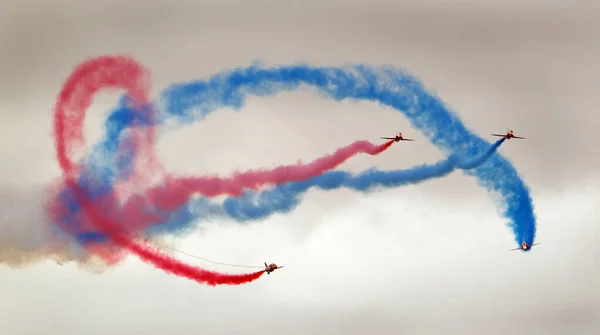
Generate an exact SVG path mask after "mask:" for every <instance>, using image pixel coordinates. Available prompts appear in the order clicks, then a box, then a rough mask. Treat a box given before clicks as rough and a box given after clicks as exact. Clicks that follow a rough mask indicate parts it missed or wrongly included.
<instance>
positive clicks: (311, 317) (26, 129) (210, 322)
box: [0, 0, 600, 335]
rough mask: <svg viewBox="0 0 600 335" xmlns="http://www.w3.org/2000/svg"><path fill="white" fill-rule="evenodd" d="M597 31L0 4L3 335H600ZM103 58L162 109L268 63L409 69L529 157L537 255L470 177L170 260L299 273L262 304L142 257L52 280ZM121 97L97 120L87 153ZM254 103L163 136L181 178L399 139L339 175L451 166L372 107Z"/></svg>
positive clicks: (222, 6)
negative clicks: (79, 102)
mask: <svg viewBox="0 0 600 335" xmlns="http://www.w3.org/2000/svg"><path fill="white" fill-rule="evenodd" d="M403 3H404V4H403ZM599 15H600V5H599V4H598V3H597V2H595V1H571V2H566V1H541V0H540V1H529V0H521V1H503V2H499V1H461V2H454V3H451V2H450V1H441V0H438V1H424V0H423V1H401V0H396V1H383V0H369V1H341V0H319V1H316V0H315V1H313V0H304V1H296V2H294V3H292V2H291V1H289V2H288V1H277V2H276V1H256V0H246V1H217V0H214V1H213V0H211V1H201V0H199V1H188V2H184V1H164V2H160V1H127V2H125V1H108V0H94V1H92V0H89V1H85V2H84V1H75V0H64V1H27V2H25V1H9V0H0V42H1V44H0V45H2V52H1V53H0V113H1V116H2V122H1V123H0V138H1V139H2V143H4V144H3V145H1V146H0V153H2V154H3V157H7V158H8V159H5V160H4V162H3V164H1V165H0V201H1V203H0V210H1V211H2V212H1V213H0V214H1V215H0V256H1V260H2V262H3V263H4V264H6V265H10V266H2V267H0V278H1V279H0V296H1V297H2V299H0V333H2V334H7V335H12V334H14V335H20V334H40V333H48V334H57V335H58V334H69V335H70V334H74V335H75V334H107V333H113V334H166V333H176V334H198V333H201V332H203V333H208V334H239V333H241V332H242V331H243V332H245V333H247V334H259V333H260V334H264V333H267V334H270V333H278V334H306V333H313V334H332V333H343V334H367V333H369V332H375V333H378V334H399V333H400V334H404V333H406V334H440V333H457V334H458V333H461V334H471V333H477V334H481V333H485V334H509V333H512V332H525V331H526V332H528V333H529V334H595V333H598V332H600V321H599V320H600V270H598V266H597V264H598V262H599V259H600V249H599V248H598V247H597V246H596V245H595V244H594V243H596V242H597V241H598V238H599V237H600V233H599V231H598V228H597V225H598V214H597V209H596V207H597V206H594V205H596V204H597V203H598V202H599V201H600V191H599V189H600V188H599V187H600V182H599V180H600V173H599V172H598V171H600V170H599V169H600V155H599V151H598V145H597V143H598V138H597V136H598V134H597V129H598V126H600V117H599V116H598V106H599V105H600V104H599V102H600V101H599V100H600V98H598V97H599V96H600V95H597V90H598V88H599V87H600V79H599V78H600V47H598V45H600V22H599V21H598V16H599ZM108 53H128V54H131V55H133V56H134V57H135V58H136V59H137V60H138V61H139V62H141V63H142V64H143V65H145V66H147V67H148V68H149V69H150V70H151V71H152V78H153V85H154V88H153V94H155V95H156V94H158V93H159V92H160V91H161V90H162V89H164V88H165V87H167V86H168V85H169V84H171V83H173V82H179V81H187V80H194V79H204V78H207V77H208V76H210V75H212V74H213V73H215V72H218V71H221V70H224V69H228V68H232V67H237V66H240V65H248V64H250V63H251V62H253V61H255V60H262V61H264V62H265V64H267V65H271V64H289V63H293V62H309V63H311V64H315V65H333V66H336V65H343V64H345V63H348V62H353V63H356V62H360V63H367V64H371V65H382V64H391V65H394V66H397V67H400V68H404V69H406V70H408V71H409V72H411V73H413V74H415V75H416V76H418V77H419V78H420V79H421V80H422V81H423V82H424V84H425V86H426V87H428V88H430V89H431V90H432V91H433V92H435V93H436V94H438V95H439V96H440V97H441V98H442V99H443V100H444V102H445V103H447V104H448V105H449V106H451V108H452V109H453V110H454V111H456V112H457V113H458V114H459V115H460V118H461V119H462V120H463V121H464V122H465V124H467V126H468V127H469V128H470V129H472V130H473V131H474V132H475V133H477V134H479V135H480V136H482V137H484V138H488V139H490V140H493V138H492V137H489V134H490V133H492V132H503V131H506V129H507V128H512V129H514V130H515V133H516V134H517V135H522V136H524V137H527V140H525V141H517V140H511V141H509V142H507V143H505V144H503V146H502V147H501V149H500V152H501V154H502V155H503V156H504V157H506V158H508V159H510V160H511V161H512V162H513V163H514V165H515V167H516V168H517V170H518V171H519V173H520V174H521V176H522V177H523V178H524V180H525V182H526V183H527V184H528V185H529V187H530V188H531V194H532V197H533V200H534V206H535V214H536V216H537V218H538V224H539V226H538V234H537V241H539V242H542V244H541V245H539V246H536V248H535V249H534V250H533V252H531V253H527V254H525V253H520V252H508V251H507V250H508V249H510V248H514V247H516V246H515V245H514V238H513V236H512V233H511V231H510V230H509V229H508V228H507V227H505V226H504V224H503V222H504V220H503V219H502V218H501V217H499V216H498V214H497V209H496V207H495V206H494V203H493V202H492V200H491V198H490V197H489V195H488V194H487V193H486V192H485V190H482V189H481V188H479V187H478V185H477V182H476V180H475V179H474V178H469V177H465V176H463V175H462V174H461V173H459V172H456V173H454V174H452V175H451V176H450V177H447V178H444V179H441V180H434V181H428V182H426V183H424V184H422V185H414V186H409V187H404V188H399V189H395V190H389V191H381V192H376V193H374V194H371V195H364V194H355V193H353V192H348V191H345V190H340V191H333V192H322V191H313V192H309V193H308V194H307V196H305V197H304V199H305V200H304V202H303V204H302V205H300V206H299V207H298V208H297V209H296V210H294V211H292V212H291V213H289V214H286V215H275V216H273V217H271V218H269V219H267V220H265V221H262V222H255V223H251V224H247V225H240V224H237V223H235V222H228V221H223V222H218V223H213V224H207V225H205V228H206V229H203V230H202V231H199V232H197V233H194V234H192V235H189V236H187V238H185V239H183V238H182V239H179V240H173V241H171V242H170V243H174V245H176V246H177V247H178V248H180V249H182V250H185V251H186V252H189V253H193V254H197V255H198V256H201V257H206V258H210V259H213V260H216V261H222V262H230V263H242V264H251V265H255V264H256V265H260V264H262V262H263V261H267V262H276V263H278V264H279V263H281V264H285V265H286V268H285V269H282V270H280V271H277V272H275V273H273V274H271V275H270V276H264V278H261V279H259V280H258V281H256V282H254V283H251V284H248V285H245V286H240V287H217V288H215V287H208V286H203V285H198V284H196V283H195V282H192V281H189V280H186V279H181V278H177V277H175V276H172V275H167V274H165V273H163V272H161V271H159V270H157V269H154V268H153V267H151V266H150V265H147V264H144V263H142V262H140V261H139V260H138V259H137V258H135V257H129V258H128V259H127V261H126V262H124V263H122V264H121V265H120V266H118V267H116V268H114V269H109V270H107V271H104V272H102V273H100V274H97V273H94V272H91V271H87V269H89V267H87V268H81V267H78V266H77V265H76V264H74V263H68V264H66V265H58V264H56V263H55V262H52V261H48V260H45V257H46V256H45V254H44V251H45V250H47V249H45V248H47V247H48V241H47V239H46V238H45V234H47V227H48V223H47V222H45V220H44V215H43V213H42V211H41V208H40V206H39V201H40V199H41V194H42V187H44V186H45V185H47V184H48V183H49V182H51V181H52V180H54V179H55V178H56V177H58V176H59V175H60V170H59V168H58V166H57V163H56V161H55V158H54V151H53V142H52V137H51V131H52V129H51V120H52V114H51V109H52V106H53V103H54V102H55V99H56V95H57V93H58V91H59V90H60V89H61V85H62V84H63V81H64V80H65V78H66V77H67V76H68V75H69V74H70V71H71V70H72V69H73V67H74V66H76V65H77V64H78V63H80V62H81V61H83V60H84V59H85V58H87V57H91V56H98V55H102V54H108ZM118 97H119V95H118V94H105V95H103V96H102V97H100V98H98V99H97V100H96V101H95V104H94V105H93V106H92V108H91V109H90V112H89V114H88V118H87V121H86V131H87V133H86V136H87V137H88V143H93V142H94V141H95V140H97V139H98V137H99V136H100V135H101V134H102V131H103V129H102V127H101V126H102V124H103V118H104V117H105V116H106V114H105V113H106V111H107V110H108V109H109V108H110V107H111V106H113V105H114V104H115V102H116V99H117V98H118ZM248 101H249V103H248V104H247V105H246V106H245V107H244V108H243V110H242V111H241V113H235V114H234V113H232V112H231V111H230V110H224V111H221V112H218V113H215V114H213V115H211V116H210V117H209V118H207V119H206V120H205V121H201V122H197V123H195V124H194V125H193V126H189V127H186V128H183V129H180V130H179V131H176V132H172V133H169V134H167V135H165V136H164V137H162V138H161V140H160V142H159V144H158V154H159V157H160V158H161V160H162V162H163V163H164V165H165V166H166V167H167V168H168V169H170V170H171V171H174V172H182V173H184V172H185V173H196V174H201V173H207V172H211V173H223V174H227V173H229V172H232V171H233V170H237V169H249V168H258V167H263V166H264V167H271V166H274V165H276V164H291V163H293V162H296V161H297V160H298V159H302V160H304V161H307V160H311V159H314V158H316V157H318V156H320V155H322V154H324V153H326V152H332V151H334V150H335V149H336V148H337V147H339V146H342V145H345V144H348V143H350V142H352V141H354V140H358V139H366V140H371V141H378V139H379V137H380V136H388V135H393V134H394V133H395V132H397V131H402V132H403V133H404V134H405V135H407V136H410V137H412V138H415V139H417V141H416V142H412V143H400V144H397V145H395V146H393V147H392V148H391V149H390V150H389V151H387V152H385V153H384V154H382V155H380V156H378V157H368V156H362V157H356V158H353V159H352V160H351V161H349V162H348V163H346V164H344V166H343V168H346V169H350V170H355V171H356V170H359V169H364V168H367V167H372V166H375V167H378V168H381V169H397V168H403V167H410V166H413V165H416V164H421V163H424V162H433V161H436V160H438V159H440V158H442V157H443V156H442V154H441V152H440V151H439V150H438V149H436V148H435V147H433V146H432V145H431V144H430V143H428V141H427V139H426V138H425V137H424V136H423V135H421V134H420V133H418V132H417V131H416V130H414V129H412V128H411V127H410V124H409V123H408V121H407V120H406V119H404V117H403V116H402V114H401V113H397V112H392V111H390V110H387V109H386V110H384V109H382V108H380V107H378V106H376V105H374V104H370V103H358V104H357V103H349V102H343V103H337V102H333V101H327V100H323V99H321V98H319V97H317V95H315V94H311V93H310V92H297V93H286V94H280V95H278V96H276V97H273V98H262V99H257V98H254V99H249V100H248ZM178 257H179V256H178ZM181 258H182V259H184V260H186V261H189V262H191V263H193V264H196V265H199V266H205V267H207V268H210V269H216V270H221V271H227V272H235V271H239V270H237V269H235V268H234V269H232V268H224V267H215V266H214V265H211V264H209V263H204V262H202V261H200V260H197V259H193V258H189V257H186V256H181ZM16 265H21V266H20V267H17V266H16Z"/></svg>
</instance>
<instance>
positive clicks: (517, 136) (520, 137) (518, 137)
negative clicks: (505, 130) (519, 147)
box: [513, 136, 525, 140]
mask: <svg viewBox="0 0 600 335" xmlns="http://www.w3.org/2000/svg"><path fill="white" fill-rule="evenodd" d="M513 138H520V139H522V140H524V139H525V137H521V136H513Z"/></svg>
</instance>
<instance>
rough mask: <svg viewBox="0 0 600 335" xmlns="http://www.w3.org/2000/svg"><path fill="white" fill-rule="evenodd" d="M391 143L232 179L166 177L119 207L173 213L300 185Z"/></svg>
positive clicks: (358, 145) (361, 144)
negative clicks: (196, 201)
mask: <svg viewBox="0 0 600 335" xmlns="http://www.w3.org/2000/svg"><path fill="white" fill-rule="evenodd" d="M392 143H394V141H388V142H386V143H383V144H379V145H375V144H372V143H370V142H368V141H357V142H354V143H352V144H351V145H348V146H345V147H342V148H339V149H337V150H336V151H335V152H334V153H333V154H331V155H327V156H323V157H321V158H318V159H316V160H314V161H313V162H311V163H308V164H296V165H284V166H279V167H276V168H274V169H270V170H254V171H252V170H250V171H246V172H236V173H235V174H234V175H233V177H228V178H223V177H217V176H215V177H174V176H169V177H167V178H166V179H165V183H164V184H163V185H161V186H156V187H152V188H150V189H148V190H147V191H145V192H144V197H143V198H137V199H134V200H133V201H131V202H129V201H128V202H127V203H126V204H125V205H124V206H123V207H124V208H126V209H127V211H129V210H133V211H135V209H136V208H140V206H139V205H140V204H139V202H138V201H136V200H141V201H143V202H149V203H151V204H153V205H154V206H155V207H157V208H160V209H162V210H167V211H169V210H174V209H176V208H177V207H179V206H181V205H183V204H184V203H186V202H187V201H188V199H189V198H190V197H191V196H192V195H193V194H194V193H199V194H202V195H205V196H209V197H215V196H219V195H229V196H239V195H241V194H242V191H243V190H244V189H253V190H257V189H259V188H260V187H261V186H264V185H267V184H282V183H287V182H293V181H303V180H307V179H310V178H312V177H315V176H318V175H320V174H322V173H323V172H325V171H328V170H332V169H334V168H336V167H337V166H339V165H341V164H342V163H344V162H345V161H346V160H348V159H349V158H351V157H352V156H355V155H357V154H360V153H366V154H369V155H372V156H373V155H377V154H380V153H381V152H383V151H385V150H386V149H387V148H389V147H390V146H391V145H392Z"/></svg>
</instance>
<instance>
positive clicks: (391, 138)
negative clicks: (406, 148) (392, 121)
mask: <svg viewBox="0 0 600 335" xmlns="http://www.w3.org/2000/svg"><path fill="white" fill-rule="evenodd" d="M380 138H381V139H384V140H395V139H396V138H395V137H380Z"/></svg>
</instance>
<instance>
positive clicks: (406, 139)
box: [402, 138, 414, 141]
mask: <svg viewBox="0 0 600 335" xmlns="http://www.w3.org/2000/svg"><path fill="white" fill-rule="evenodd" d="M402 141H414V140H413V139H411V138H403V139H402Z"/></svg>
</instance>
